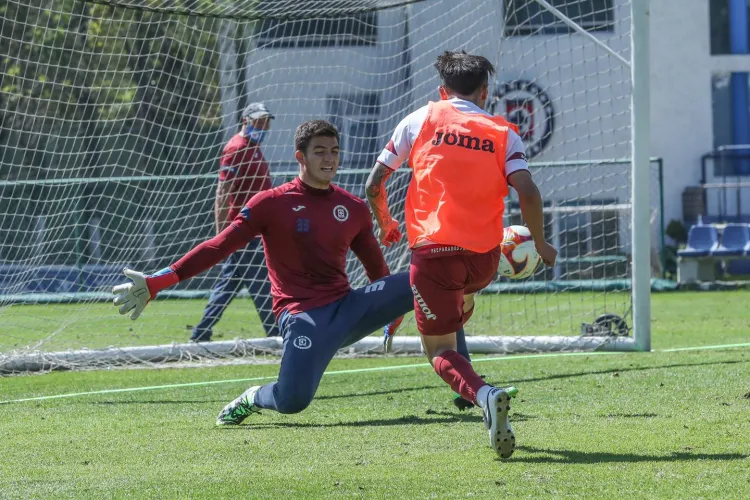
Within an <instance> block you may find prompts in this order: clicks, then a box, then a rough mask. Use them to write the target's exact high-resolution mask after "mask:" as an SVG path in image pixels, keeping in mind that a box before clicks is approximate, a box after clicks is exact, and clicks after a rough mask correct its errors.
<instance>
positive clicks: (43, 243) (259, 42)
mask: <svg viewBox="0 0 750 500" xmlns="http://www.w3.org/2000/svg"><path fill="white" fill-rule="evenodd" d="M631 2H634V3H643V0H547V1H543V0H464V1H461V2H455V1H448V0H424V1H406V0H340V1H339V0H331V1H312V0H311V1H306V2H297V1H291V0H290V1H262V0H261V1H258V0H255V1H238V0H216V1H207V0H206V1H203V0H90V1H87V0H7V1H6V2H4V3H3V5H2V6H0V11H2V15H3V20H2V21H1V22H0V23H1V24H0V27H1V31H0V52H2V53H3V54H5V56H4V57H3V58H2V59H0V82H1V86H2V101H0V121H1V122H2V129H1V131H0V262H1V264H0V325H2V335H0V373H5V374H8V373H21V372H25V371H29V370H38V369H53V368H80V367H92V366H93V367H101V366H112V365H115V364H130V363H143V362H159V361H165V360H198V361H206V360H212V359H216V358H221V357H224V356H238V355H247V356H255V357H257V356H259V355H261V354H262V353H272V354H273V353H278V350H279V349H280V347H281V342H280V340H279V338H278V337H269V338H266V337H265V330H266V329H267V328H268V327H270V325H269V324H266V325H265V327H264V325H263V324H262V321H261V319H260V317H259V315H258V314H257V313H256V310H255V307H256V305H257V306H258V307H268V305H269V304H270V298H269V297H265V298H264V297H259V296H257V294H256V295H255V296H253V292H252V290H253V288H254V287H253V286H252V285H253V284H254V280H256V279H257V278H255V277H253V276H249V277H248V278H247V281H246V282H243V283H242V287H241V288H242V290H240V292H239V294H238V298H237V300H236V301H235V302H234V303H232V305H231V306H230V307H229V308H228V309H227V310H226V312H225V314H224V317H222V319H221V321H219V323H218V324H217V325H216V326H215V327H214V330H213V332H214V335H213V340H214V341H215V342H211V343H201V344H192V345H191V344H187V339H188V337H189V336H190V329H191V327H194V326H195V325H196V324H197V323H198V322H199V321H200V320H201V317H202V314H203V309H204V307H205V305H206V302H207V297H208V294H209V292H210V290H211V289H212V287H213V286H214V285H215V284H216V283H217V280H218V279H219V278H220V273H221V268H220V267H219V266H217V267H216V268H215V269H213V270H211V271H209V272H207V273H205V274H203V275H201V276H198V277H196V278H194V279H192V280H189V281H188V282H186V283H183V284H181V285H180V286H178V287H177V288H176V289H174V290H170V291H166V292H163V293H162V294H160V297H159V299H160V300H157V301H155V302H154V303H153V304H151V305H150V306H149V308H148V309H147V310H146V312H145V313H144V314H143V315H142V317H141V318H140V319H139V320H138V321H137V322H131V321H130V320H129V319H127V318H126V317H121V316H119V315H117V313H116V310H115V309H114V308H113V307H112V305H111V303H108V301H109V300H110V299H111V287H112V285H114V284H117V283H120V282H122V281H123V276H122V275H121V271H122V268H123V267H125V266H128V267H131V268H134V269H138V270H143V271H144V272H153V271H156V270H158V269H161V268H163V267H165V266H167V265H169V264H170V263H171V262H173V261H175V260H176V259H177V258H179V257H180V256H182V255H183V254H184V253H185V252H187V251H188V250H189V249H190V248H192V247H193V246H194V245H195V244H197V243H199V242H200V241H202V240H205V239H208V238H209V237H211V236H212V235H213V234H214V221H213V204H214V193H215V189H216V182H217V174H218V168H219V165H218V160H219V157H220V154H221V149H222V147H223V145H224V144H225V143H226V141H227V140H228V139H229V138H231V137H232V136H233V135H234V134H236V133H237V132H238V130H239V118H240V112H241V110H242V109H243V108H244V106H246V105H247V104H248V103H251V102H256V101H262V102H264V103H265V104H266V106H267V107H268V108H269V109H270V110H271V111H272V112H273V114H274V115H275V119H274V120H273V122H272V128H271V130H270V132H269V134H268V135H267V138H266V140H265V141H264V142H263V145H262V150H263V153H264V155H265V157H266V159H267V160H268V162H269V164H270V167H271V171H272V177H273V181H274V184H275V185H278V184H281V183H283V182H286V181H289V180H291V179H292V178H293V177H294V176H295V175H296V171H297V165H296V163H295V162H294V155H293V153H294V151H293V150H294V148H293V132H294V129H295V128H296V126H297V125H298V124H299V123H301V122H303V121H305V120H309V119H314V118H326V119H329V120H331V121H332V122H334V123H335V124H336V125H337V126H338V128H339V130H340V132H341V135H342V149H343V152H342V161H341V165H342V167H341V170H340V173H339V175H338V178H337V183H338V184H339V185H341V186H342V187H344V188H345V189H347V190H350V191H351V192H353V193H355V194H357V195H359V196H362V197H364V183H365V179H366V177H367V171H368V170H369V169H370V167H371V166H372V165H373V163H374V160H375V158H376V156H377V154H378V153H379V151H380V150H381V149H382V148H383V147H384V145H385V144H386V143H387V142H388V138H389V136H390V134H391V132H392V130H393V129H394V127H395V126H396V124H397V123H398V122H399V121H400V119H401V118H403V117H404V116H405V115H406V114H408V113H409V112H411V111H413V110H415V109H417V108H418V107H420V106H422V105H424V104H426V103H427V102H428V101H429V100H436V99H438V98H439V96H438V93H437V86H438V83H439V82H438V79H437V76H436V73H435V70H434V69H433V67H432V65H433V63H434V61H435V58H436V56H437V55H438V54H440V53H442V52H443V51H444V50H455V49H465V50H467V51H469V52H473V53H479V54H482V55H485V56H486V57H488V58H489V59H490V60H491V61H492V62H493V63H494V64H495V65H496V67H497V68H498V75H497V79H496V80H495V81H493V82H491V89H490V90H491V98H490V102H489V104H488V107H489V110H490V111H491V112H493V113H495V114H503V115H505V116H507V117H508V118H509V119H510V120H512V121H513V122H515V123H517V124H518V125H519V128H520V133H521V135H522V137H523V139H524V141H525V144H526V147H527V152H528V156H529V158H530V162H531V169H532V173H533V176H534V178H535V180H536V182H537V183H538V184H539V186H540V188H541V190H542V195H543V197H544V199H545V209H544V211H545V232H546V235H547V237H548V239H549V241H551V242H553V243H554V244H555V246H557V247H558V248H559V250H560V259H559V262H558V264H556V265H555V267H553V268H545V269H539V270H538V271H537V273H536V274H535V275H534V277H533V278H532V279H529V280H526V281H523V282H509V281H504V280H501V279H498V280H496V281H495V282H493V283H492V284H491V285H490V286H489V287H488V288H487V289H486V290H485V292H484V293H482V294H481V295H479V296H478V298H477V306H476V312H475V314H474V316H473V318H472V320H471V322H470V323H469V325H468V326H467V329H466V330H467V334H468V335H469V346H470V349H471V350H472V351H474V352H528V351H550V350H581V349H633V348H639V347H640V348H643V346H644V345H646V346H647V345H648V344H647V340H646V341H645V342H646V344H644V343H643V342H644V341H643V339H644V338H645V339H647V336H648V334H649V332H648V331H647V328H641V331H638V328H635V332H634V328H633V318H632V316H633V315H632V311H633V307H632V305H633V297H636V299H635V302H636V312H637V311H639V310H640V311H641V312H642V314H641V322H642V324H645V325H647V323H648V321H647V314H648V310H647V300H648V297H646V298H645V301H646V302H642V304H646V305H645V306H641V309H639V308H638V301H639V299H638V297H639V296H640V297H641V301H643V294H644V293H645V294H646V295H647V294H648V288H647V287H645V288H644V287H643V286H641V288H640V290H638V289H636V293H633V292H632V290H633V286H632V283H633V277H634V276H636V277H637V276H639V274H638V268H639V266H640V269H641V271H640V273H641V274H640V276H641V278H643V277H644V276H646V277H647V278H648V277H650V272H651V271H650V269H648V270H645V271H644V270H643V263H644V262H645V266H646V267H648V266H649V264H648V259H646V260H644V258H643V257H642V255H643V252H646V254H648V253H649V252H650V246H649V234H650V233H651V231H652V228H656V222H658V217H657V215H658V214H657V211H656V210H655V209H654V210H652V209H651V208H650V206H646V207H645V209H644V210H643V211H642V213H643V214H648V217H649V218H648V220H646V219H644V218H641V219H639V220H640V221H644V220H645V221H646V223H645V224H640V223H637V224H636V226H635V227H634V226H633V223H632V220H633V217H632V207H634V206H637V204H636V203H634V202H633V197H632V194H631V193H634V192H636V193H637V192H638V190H634V183H638V184H639V186H640V187H641V188H642V189H641V190H643V189H645V191H646V193H645V198H643V199H645V200H646V204H648V203H649V194H650V190H652V189H653V190H655V189H656V187H657V183H656V182H649V176H650V175H651V174H653V175H654V178H655V175H656V164H652V165H650V166H649V165H648V157H647V156H646V157H645V158H646V162H645V163H646V164H645V165H643V161H641V162H640V163H639V162H634V161H633V160H632V158H633V157H634V156H633V148H632V141H633V137H637V134H636V129H635V128H634V127H633V126H632V123H633V122H634V109H633V104H632V99H631V97H632V94H633V92H634V89H635V88H636V86H634V85H633V77H632V76H631V75H632V71H631V69H632V67H633V61H634V58H633V57H632V53H634V52H633V50H632V49H631V41H632V40H631V39H632V37H631V35H632V32H633V29H634V26H636V25H637V23H635V22H634V16H633V14H632V13H633V12H636V11H635V10H632V9H631ZM634 46H635V45H634ZM635 53H638V52H635ZM643 53H645V54H646V56H647V51H645V52H643ZM646 98H647V96H646ZM646 104H647V102H646ZM635 121H637V120H635ZM642 159H643V155H642V154H641V160H642ZM634 165H635V167H634ZM639 165H640V166H639ZM636 169H640V170H638V171H639V172H641V174H640V177H639V176H635V175H634V172H635V171H636ZM644 173H645V175H644ZM409 176H410V174H409V170H408V169H406V168H404V169H400V170H399V171H397V173H396V174H395V175H394V176H392V177H391V179H389V181H388V189H389V196H390V200H391V205H392V207H395V213H396V214H397V217H398V218H399V220H400V221H401V222H402V223H403V200H404V197H405V192H406V186H407V185H408V182H409V178H410V177H409ZM634 179H635V180H634ZM651 200H652V201H653V203H654V204H656V200H657V197H656V196H651ZM507 207H508V208H507V217H506V222H507V223H508V224H520V223H522V221H521V218H520V212H519V210H518V203H517V201H516V199H515V198H514V197H513V195H511V197H510V199H509V200H508V202H507ZM644 242H645V243H644ZM258 251H260V250H258ZM385 254H386V257H387V260H388V262H389V265H390V266H391V270H392V271H393V272H398V271H404V270H406V269H408V263H409V251H408V248H407V247H406V245H404V244H400V245H397V246H395V247H393V248H390V249H387V250H386V251H385ZM634 255H635V256H636V257H638V255H641V257H640V258H634V257H633V256H634ZM639 259H640V260H639ZM634 261H635V265H634ZM348 271H349V273H350V277H351V280H352V283H353V285H354V286H362V285H364V284H365V283H366V278H365V277H364V276H363V272H362V270H361V267H360V266H359V264H358V262H356V260H355V259H354V257H353V256H352V257H350V259H349V267H348ZM646 273H648V274H646ZM642 281H643V279H641V282H642ZM256 284H257V283H256ZM245 288H247V289H248V290H249V292H248V291H246V290H245ZM639 294H640V295H639ZM161 299H163V300H161ZM643 314H645V315H646V316H645V317H646V320H645V322H644V321H643V318H644V316H643ZM636 315H637V314H636ZM597 319H598V321H597ZM636 319H637V318H636ZM374 333H375V335H373V336H372V337H369V338H367V339H365V340H364V341H363V342H361V343H359V344H357V345H355V346H352V347H351V348H349V349H347V350H346V352H348V353H353V354H357V353H362V352H373V353H374V352H379V351H380V350H381V347H380V334H379V332H374ZM415 333H416V329H415V326H414V322H413V319H412V317H411V316H409V317H408V319H407V321H406V322H405V324H404V327H403V328H402V331H401V333H400V334H399V336H398V338H397V341H396V342H395V347H396V349H397V350H400V351H401V352H419V341H418V338H417V337H416V336H415ZM634 333H635V335H636V336H637V335H639V334H640V335H642V336H643V337H642V338H641V343H640V344H639V343H638V342H637V341H636V340H637V339H636V340H634Z"/></svg>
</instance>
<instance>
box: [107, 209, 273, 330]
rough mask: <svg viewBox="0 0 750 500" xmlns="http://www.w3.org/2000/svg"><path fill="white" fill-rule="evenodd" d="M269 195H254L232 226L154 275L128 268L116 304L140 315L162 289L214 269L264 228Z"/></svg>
mask: <svg viewBox="0 0 750 500" xmlns="http://www.w3.org/2000/svg"><path fill="white" fill-rule="evenodd" d="M267 197H268V196H267V195H266V196H261V195H259V196H255V197H253V199H251V200H250V201H249V202H248V204H247V205H246V206H245V208H243V209H242V211H241V212H240V214H239V215H238V216H237V218H236V219H235V220H234V221H233V222H232V224H230V225H229V227H227V228H226V229H224V230H223V231H221V232H220V233H219V234H217V235H216V236H214V237H213V238H211V239H210V240H208V241H204V242H203V243H201V244H200V245H198V246H196V247H195V248H193V249H192V250H190V251H189V252H188V253H187V254H185V256H183V257H182V258H181V259H179V260H178V261H177V262H175V263H174V264H172V265H171V266H169V267H167V268H164V269H162V270H161V271H159V272H157V273H154V274H152V275H145V274H143V273H140V272H138V271H133V270H132V269H127V268H126V269H125V270H124V274H125V276H127V277H128V278H130V280H131V282H128V283H124V284H122V285H117V286H115V287H114V288H112V293H114V294H115V295H116V297H115V299H114V305H115V306H119V310H120V314H127V313H128V312H130V319H132V320H135V319H137V318H138V316H140V314H141V312H142V311H143V309H144V308H145V307H146V305H147V304H148V302H149V301H150V300H151V299H153V298H154V297H156V294H157V293H159V292H160V291H161V290H164V289H165V288H169V287H170V286H173V285H176V284H177V283H179V282H181V281H184V280H186V279H189V278H192V277H193V276H195V275H197V274H200V273H202V272H203V271H206V270H208V269H210V268H211V267H213V266H214V265H216V264H218V263H219V262H221V261H222V260H224V259H225V258H227V257H228V256H229V255H231V254H232V253H234V252H235V251H237V250H239V249H240V248H242V247H244V246H245V245H247V243H248V242H250V241H251V240H252V239H253V238H255V237H256V236H257V235H258V234H260V233H261V232H262V231H263V228H264V224H263V222H262V221H263V218H262V214H263V213H264V212H265V210H264V207H263V203H262V201H263V199H265V198H267ZM253 208H256V210H253ZM251 212H252V217H251ZM131 311H132V312H131Z"/></svg>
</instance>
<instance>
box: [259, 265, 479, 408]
mask: <svg viewBox="0 0 750 500" xmlns="http://www.w3.org/2000/svg"><path fill="white" fill-rule="evenodd" d="M381 285H382V286H381ZM413 308H414V296H413V295H412V291H411V287H410V286H409V273H399V274H394V275H393V276H389V277H387V278H383V279H381V280H378V281H376V282H375V283H373V284H370V285H368V286H365V287H362V288H358V289H356V290H352V291H351V292H349V294H348V295H347V296H346V297H344V298H342V299H339V300H337V301H336V302H333V303H331V304H328V305H326V306H322V307H317V308H315V309H312V310H310V311H306V312H302V313H297V314H288V313H282V314H281V316H280V318H279V325H280V326H281V330H282V335H283V338H284V352H283V354H282V356H281V367H280V369H279V379H278V381H276V382H273V383H270V384H266V385H264V386H263V387H261V388H260V389H259V390H258V392H256V393H255V400H254V404H255V405H256V406H258V407H260V408H267V409H272V410H276V411H278V412H280V413H298V412H300V411H302V410H304V409H305V408H307V406H308V405H309V404H310V403H311V402H312V400H313V397H314V396H315V392H316V391H317V389H318V385H319V384H320V380H321V378H322V377H323V373H324V372H325V370H326V368H327V367H328V364H329V363H330V362H331V359H333V356H334V355H335V354H336V351H338V350H339V349H340V348H342V347H346V346H348V345H350V344H353V343H354V342H357V341H358V340H361V339H363V338H364V337H366V336H368V335H370V334H371V333H373V332H375V331H378V330H381V329H382V328H383V327H384V326H385V325H387V324H388V323H390V322H391V321H393V320H394V319H396V318H398V317H399V316H402V315H403V314H406V313H407V312H409V311H411V310H412V309H413ZM458 338H459V346H460V347H459V352H461V351H463V352H461V354H463V355H464V356H465V357H467V358H468V355H469V353H468V351H467V350H466V340H465V338H464V331H463V329H461V330H460V331H459V332H458Z"/></svg>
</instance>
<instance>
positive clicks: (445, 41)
mask: <svg viewBox="0 0 750 500" xmlns="http://www.w3.org/2000/svg"><path fill="white" fill-rule="evenodd" d="M708 1H709V0H653V1H652V2H651V5H650V20H651V27H650V28H651V74H650V81H651V137H652V149H651V154H652V156H658V157H662V158H663V159H664V168H665V170H664V196H665V220H666V221H669V220H670V219H673V218H674V219H680V218H681V214H682V200H681V194H682V191H683V190H684V188H685V187H686V186H690V185H696V184H698V182H699V179H700V159H701V156H702V155H703V154H705V153H707V152H709V151H710V150H712V148H713V146H714V143H713V124H712V123H713V117H712V104H711V77H712V74H714V73H717V72H722V71H724V72H727V71H731V70H737V71H739V70H743V71H744V70H747V69H750V56H711V55H710V50H709V35H710V34H709V18H708ZM501 5H502V2H499V1H489V0H466V1H463V2H453V1H449V0H434V1H430V2H420V3H416V4H412V5H409V6H405V7H400V8H397V9H391V10H387V11H382V12H381V13H380V14H379V24H380V31H379V43H378V44H377V45H374V46H370V47H336V48H324V49H321V48H311V49H259V50H255V51H253V52H252V53H250V54H249V55H248V57H247V81H248V83H249V90H250V97H251V98H252V99H259V100H265V101H266V102H268V103H269V106H270V107H271V108H272V109H273V111H274V112H275V113H276V114H277V117H278V118H277V120H276V122H275V124H274V132H273V133H272V134H271V136H270V137H269V139H268V143H267V145H266V150H267V151H268V154H269V156H270V157H271V160H272V161H275V162H277V163H279V164H286V165H288V166H289V167H290V168H294V163H293V161H291V160H292V158H293V156H292V155H293V147H292V141H291V137H290V135H291V133H292V132H293V130H294V128H295V127H296V125H297V124H299V123H300V122H301V121H303V120H305V119H311V118H315V117H326V116H327V113H328V110H329V109H328V108H327V106H328V105H327V102H326V96H329V95H331V94H334V93H342V94H346V93H362V92H376V93H378V94H379V95H380V104H381V107H380V110H379V116H378V118H377V119H378V120H379V127H378V130H377V136H378V137H377V141H379V143H380V144H385V142H387V138H388V136H389V134H390V132H391V131H392V129H393V127H394V126H395V125H396V124H397V123H398V121H399V119H400V118H401V117H403V116H405V115H406V114H407V113H408V112H409V111H412V110H413V109H416V107H418V106H420V105H422V104H424V103H425V102H426V101H427V100H430V99H433V100H434V99H437V98H438V95H437V86H438V83H439V82H438V80H437V77H436V75H435V71H434V69H433V68H432V64H433V62H434V60H435V57H436V56H437V55H438V54H439V53H440V52H442V51H443V50H445V49H456V48H465V49H467V50H469V51H474V52H479V53H482V54H484V55H486V56H487V57H489V58H490V59H491V60H492V61H493V62H497V66H498V69H499V75H498V82H507V81H513V80H531V81H533V82H534V83H536V84H537V85H539V87H540V88H542V89H543V90H544V92H546V94H547V95H548V96H549V97H550V99H551V100H552V105H553V107H554V110H555V117H554V119H555V126H554V130H553V134H552V138H551V140H550V142H549V144H548V145H547V147H546V148H545V149H544V150H543V151H542V152H541V153H540V154H539V155H537V156H536V157H535V158H534V159H533V161H535V162H552V161H574V162H575V161H592V160H598V159H611V158H623V157H629V156H630V120H631V114H630V70H629V68H627V67H626V66H625V65H623V64H622V63H621V62H620V61H618V60H617V59H616V58H615V57H613V56H612V55H610V54H608V53H607V52H606V51H605V50H603V49H601V48H600V47H597V46H596V45H595V44H594V43H592V42H591V41H590V40H588V39H587V38H585V37H583V36H580V35H536V36H525V37H507V38H506V37H503V36H502V34H503V33H502V26H503V12H502V9H500V8H498V7H500V6H501ZM615 5H616V7H615V21H616V26H615V30H614V31H613V32H597V33H595V34H594V36H595V37H596V38H597V39H598V40H600V41H601V42H603V43H604V44H606V45H607V46H608V47H610V48H611V49H612V50H613V51H614V52H616V53H617V54H620V55H621V56H623V57H624V58H625V59H628V60H629V59H630V54H629V52H630V38H629V30H630V27H629V23H630V10H629V9H630V7H629V3H627V2H625V1H624V0H616V4H615ZM343 166H344V167H347V166H349V165H346V164H345V165H343ZM356 166H359V165H356ZM543 179H544V182H543V186H542V188H543V191H544V193H543V194H544V195H545V196H546V197H548V198H551V199H554V200H556V201H562V202H564V201H566V200H575V199H578V200H580V199H586V198H589V199H591V200H597V199H607V200H610V199H616V200H618V201H620V202H626V201H627V200H628V199H629V196H630V175H629V169H628V167H627V166H624V165H613V166H601V165H587V166H577V167H569V168H560V169H558V170H554V171H549V172H546V173H545V174H544V178H543ZM652 180H653V182H654V185H653V186H652V190H651V192H652V197H653V198H654V199H653V201H652V204H653V205H655V204H656V195H657V189H656V185H655V183H656V176H655V174H654V175H653V176H652Z"/></svg>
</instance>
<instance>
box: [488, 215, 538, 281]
mask: <svg viewBox="0 0 750 500" xmlns="http://www.w3.org/2000/svg"><path fill="white" fill-rule="evenodd" d="M500 250H501V254H500V265H499V266H498V272H499V273H500V275H501V276H505V277H506V278H510V279H512V280H522V279H525V278H528V277H529V276H531V275H532V274H534V271H536V268H537V266H538V265H539V261H540V260H541V258H540V257H539V254H538V253H537V251H536V248H535V247H534V240H533V239H532V238H531V232H530V231H529V229H528V228H527V227H524V226H508V227H506V228H505V230H504V231H503V242H502V243H500Z"/></svg>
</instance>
